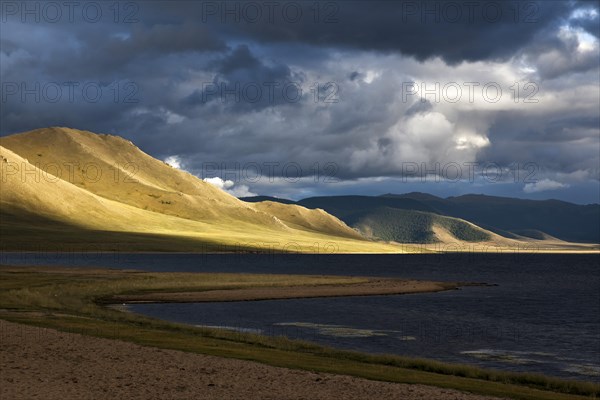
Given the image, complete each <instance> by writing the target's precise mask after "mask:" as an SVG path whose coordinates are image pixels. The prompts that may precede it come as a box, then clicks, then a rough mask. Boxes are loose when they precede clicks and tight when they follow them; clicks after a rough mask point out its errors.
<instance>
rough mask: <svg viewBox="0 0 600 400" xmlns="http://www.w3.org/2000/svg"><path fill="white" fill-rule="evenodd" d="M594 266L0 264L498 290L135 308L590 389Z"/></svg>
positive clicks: (354, 258) (447, 260)
mask: <svg viewBox="0 0 600 400" xmlns="http://www.w3.org/2000/svg"><path fill="white" fill-rule="evenodd" d="M599 260H600V258H599V256H598V255H576V254H572V255H561V254H556V255H547V254H473V253H465V254H446V255H293V254H292V255H274V254H269V255H256V254H245V255H240V254H214V255H200V254H197V255H193V254H111V253H105V254H84V253H62V254H51V253H3V254H0V263H3V264H21V265H63V266H64V265H73V266H105V267H112V268H126V269H140V270H145V271H185V272H248V273H286V274H287V273H294V274H320V275H357V276H379V277H401V278H411V279H430V280H442V281H475V282H486V283H491V284H497V285H498V286H489V287H465V288H462V289H461V290H456V291H449V292H442V293H427V294H413V295H403V296H367V297H344V298H323V299H295V300H273V301H255V302H225V303H211V304H208V303H201V304H194V303H187V304H139V305H130V306H128V307H129V309H130V310H131V311H133V312H138V313H141V314H145V315H149V316H152V317H156V318H161V319H165V320H169V321H176V322H182V323H187V324H192V325H204V326H217V327H223V328H227V329H235V330H241V331H250V332H257V333H261V334H266V335H285V336H288V337H291V338H300V339H304V340H310V341H313V342H316V343H320V344H324V345H328V346H334V347H338V348H344V349H352V350H359V351H365V352H372V353H391V354H400V355H409V356H418V357H426V358H433V359H438V360H442V361H448V362H461V363H468V364H475V365H479V366H484V367H492V368H497V369H502V370H510V371H527V372H540V373H544V374H547V375H554V376H560V377H568V378H576V379H580V380H590V381H593V380H596V381H597V380H598V379H599V378H600V268H599Z"/></svg>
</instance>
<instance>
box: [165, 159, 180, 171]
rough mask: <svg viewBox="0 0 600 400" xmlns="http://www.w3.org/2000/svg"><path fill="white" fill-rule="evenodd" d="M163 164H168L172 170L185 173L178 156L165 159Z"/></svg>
mask: <svg viewBox="0 0 600 400" xmlns="http://www.w3.org/2000/svg"><path fill="white" fill-rule="evenodd" d="M165 163H167V164H169V165H170V166H171V167H173V168H177V169H180V170H182V171H185V169H184V168H183V162H182V161H181V157H179V156H169V157H167V158H165Z"/></svg>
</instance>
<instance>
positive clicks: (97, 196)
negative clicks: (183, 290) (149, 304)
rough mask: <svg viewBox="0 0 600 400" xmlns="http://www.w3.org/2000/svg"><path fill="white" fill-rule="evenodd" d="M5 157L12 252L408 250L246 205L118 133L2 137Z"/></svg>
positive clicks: (5, 243)
mask: <svg viewBox="0 0 600 400" xmlns="http://www.w3.org/2000/svg"><path fill="white" fill-rule="evenodd" d="M0 155H1V157H2V159H1V160H0V162H1V163H2V177H1V179H2V188H1V191H0V233H1V236H2V240H1V241H0V248H1V249H2V250H11V249H13V250H22V249H36V246H37V247H39V246H44V249H46V250H60V249H61V246H62V247H63V248H64V247H68V248H69V249H83V250H85V249H89V248H90V246H91V245H92V244H95V245H100V244H101V245H103V246H107V249H108V247H111V246H110V245H108V244H114V246H112V247H119V250H122V251H127V250H131V251H219V250H223V251H229V250H244V251H246V250H247V251H254V250H261V251H265V250H266V251H307V252H320V251H321V250H322V248H327V249H328V251H329V252H331V251H339V252H398V251H401V250H407V249H406V248H403V249H400V248H399V247H397V246H392V245H388V244H384V243H376V242H373V241H369V240H365V239H364V238H363V237H361V236H360V234H358V233H357V232H356V231H355V230H354V229H351V228H349V227H348V226H347V225H345V224H344V223H343V222H342V221H340V220H339V219H337V218H336V217H334V216H332V215H330V214H327V213H326V212H324V211H322V210H309V209H307V208H305V207H302V206H300V205H282V204H277V203H273V204H269V203H264V204H249V203H246V202H243V201H241V200H239V199H237V198H236V197H234V196H231V195H230V194H228V193H226V192H224V191H222V190H220V189H218V188H216V187H214V186H213V185H211V184H209V183H206V182H204V181H202V180H201V179H198V178H197V177H195V176H193V175H191V174H189V173H187V172H184V171H181V170H178V169H176V168H173V167H171V166H169V165H167V164H165V163H164V162H162V161H159V160H157V159H154V158H153V157H151V156H149V155H148V154H146V153H144V152H143V151H141V150H140V149H139V148H137V147H136V146H135V145H134V144H133V143H131V142H129V141H127V140H125V139H122V138H120V137H118V136H112V135H99V134H95V133H91V132H86V131H79V130H74V129H69V128H47V129H37V130H34V131H30V132H25V133H20V134H15V135H11V136H7V137H2V138H0ZM107 243H108V244H107ZM112 247H111V248H112ZM332 249H333V250H332Z"/></svg>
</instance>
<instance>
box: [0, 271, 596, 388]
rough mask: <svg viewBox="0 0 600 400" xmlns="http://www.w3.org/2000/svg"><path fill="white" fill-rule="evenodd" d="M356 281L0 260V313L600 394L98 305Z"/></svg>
mask: <svg viewBox="0 0 600 400" xmlns="http://www.w3.org/2000/svg"><path fill="white" fill-rule="evenodd" d="M361 280H362V278H346V277H321V276H318V277H311V276H292V275H254V274H185V273H147V272H133V271H131V272H127V271H117V270H89V269H88V270H82V269H52V268H33V267H31V268H28V267H2V268H0V309H2V311H0V318H3V319H6V320H11V321H14V322H20V323H25V324H32V325H37V326H42V327H48V328H55V329H59V330H63V331H70V332H79V333H83V334H87V335H92V336H98V337H108V338H118V339H119V340H126V341H131V342H134V343H138V344H142V345H147V346H155V347H161V348H168V349H177V350H183V351H188V352H194V353H202V354H210V355H216V356H224V357H234V358H238V359H245V360H254V361H259V362H262V363H266V364H269V365H275V366H282V367H288V368H296V369H305V370H312V371H321V372H331V373H338V374H348V375H354V376H359V377H364V378H368V379H375V380H383V381H390V382H403V383H420V384H426V385H434V386H439V387H445V388H454V389H458V390H463V391H468V392H473V393H480V394H488V395H496V396H503V397H509V398H515V399H577V398H585V397H582V396H587V398H590V397H592V398H594V397H596V396H599V395H600V386H599V385H597V384H593V383H589V382H575V381H566V380H561V379H556V378H549V377H545V376H542V375H536V374H522V373H509V372H500V371H493V370H485V369H480V368H476V367H471V366H466V365H455V364H447V363H441V362H436V361H431V360H423V359H412V358H407V357H399V356H379V355H368V354H363V353H358V352H351V351H343V350H336V349H331V348H326V347H322V346H317V345H314V344H311V343H307V342H303V341H298V340H289V339H286V338H283V337H275V338H273V337H265V336H260V335H254V334H249V333H239V332H231V331H226V330H218V329H208V328H194V327H190V326H186V325H180V324H173V323H168V322H165V321H159V320H154V319H151V318H147V317H143V316H139V315H134V314H129V313H123V312H119V311H116V310H114V309H111V308H107V307H104V306H102V305H101V303H102V301H103V299H104V300H105V299H107V298H109V297H110V296H112V295H116V294H126V293H143V292H155V291H160V290H163V291H167V290H168V291H190V290H198V291H201V290H210V289H231V290H235V289H236V288H244V287H258V286H260V287H269V286H296V285H315V284H344V283H350V282H360V281H361Z"/></svg>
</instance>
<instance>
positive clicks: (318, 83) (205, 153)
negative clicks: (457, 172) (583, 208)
mask: <svg viewBox="0 0 600 400" xmlns="http://www.w3.org/2000/svg"><path fill="white" fill-rule="evenodd" d="M132 3H133V4H137V5H138V7H139V12H138V13H137V14H136V15H135V17H136V18H135V20H136V21H137V22H135V23H127V24H124V23H121V22H119V23H115V22H114V21H113V20H112V16H113V15H112V14H111V10H110V9H109V8H108V5H109V3H102V4H103V6H104V5H106V7H105V18H103V19H102V20H101V21H100V22H98V23H87V22H86V21H82V20H81V19H78V20H76V21H75V22H74V23H71V22H69V21H65V20H64V19H63V20H62V21H60V22H58V23H44V21H43V20H42V22H40V23H35V22H33V21H31V19H30V20H28V21H27V22H26V23H22V22H21V19H20V16H19V15H17V16H9V18H7V22H4V19H3V20H2V23H0V29H1V30H2V31H1V35H0V57H1V58H0V61H1V62H0V76H1V77H2V83H3V87H2V91H3V99H2V107H1V110H0V134H2V135H5V134H10V133H14V132H19V131H25V130H30V129H34V128H39V127H43V126H51V125H60V126H70V127H74V128H79V129H87V130H91V131H95V132H105V133H113V134H118V135H121V136H125V137H127V138H128V139H130V140H132V141H134V142H135V143H136V144H137V145H139V146H140V147H142V149H144V150H145V151H146V152H148V153H150V154H152V155H153V156H156V157H159V158H165V157H167V156H171V155H178V156H181V157H182V159H184V161H185V162H186V164H187V166H189V168H190V169H192V170H197V171H201V169H202V164H203V163H205V162H209V161H210V162H213V161H216V162H226V163H228V164H230V165H231V164H232V163H236V162H239V163H242V164H243V163H248V162H258V163H259V164H260V163H263V162H280V163H281V164H282V165H284V164H285V163H289V162H293V163H298V164H299V165H301V166H302V168H303V171H304V172H303V175H305V176H308V174H310V173H311V171H312V170H311V168H314V166H315V165H317V164H318V165H319V168H321V167H322V166H323V165H325V164H327V163H333V164H335V165H336V166H337V167H338V170H337V171H336V177H338V178H340V179H341V180H343V181H346V180H347V182H349V183H348V185H347V186H343V187H342V189H340V190H341V191H342V192H351V191H352V189H351V188H352V184H355V183H356V182H357V181H356V180H357V179H363V180H369V179H374V177H394V176H399V175H401V174H402V173H403V172H402V166H401V163H400V162H401V161H416V162H425V163H432V162H438V161H446V162H447V161H449V160H450V161H458V162H462V161H469V160H473V159H474V160H478V161H494V162H498V163H500V164H502V165H509V164H510V163H513V162H515V161H518V162H527V161H532V160H533V161H535V162H538V163H539V164H540V165H542V164H543V165H544V166H545V168H546V169H547V170H549V171H551V172H552V173H555V174H557V173H563V174H571V173H578V172H577V171H583V170H585V171H592V170H594V169H595V170H596V171H597V170H598V163H599V161H598V138H597V136H598V132H599V131H598V123H599V121H598V112H597V106H598V105H599V103H600V100H599V99H598V94H597V87H598V84H599V83H598V77H597V74H598V57H597V56H598V49H597V39H596V41H595V42H594V41H593V40H591V39H590V37H592V38H597V37H598V23H599V21H600V20H599V19H598V16H597V10H598V3H597V2H558V1H552V2H540V1H526V2H499V1H482V2H477V3H474V2H461V1H459V2H427V1H426V2H421V1H402V2H400V1H370V2H367V1H364V2H363V1H343V2H342V1H340V2H327V1H323V2H320V3H315V2H274V3H276V4H277V5H278V6H277V8H276V9H275V11H274V13H273V15H272V18H271V17H270V16H269V15H268V14H267V13H266V8H265V6H264V4H265V3H264V2H261V1H259V2H229V3H227V4H228V5H227V7H229V11H230V12H229V14H227V13H226V14H221V13H220V11H219V7H223V5H224V4H225V3H223V2H219V1H217V2H212V1H201V2H193V1H183V2H174V1H170V2H166V1H165V2H163V1H151V2H132ZM40 4H42V3H40ZM110 4H112V3H110ZM119 4H123V3H119ZM127 4H128V3H127ZM247 4H258V6H259V7H261V8H262V18H259V20H257V21H255V22H252V21H248V18H247V17H248V16H249V14H248V15H244V14H243V12H242V10H243V9H244V8H243V7H247ZM448 4H454V6H453V5H450V6H449V5H448ZM456 5H457V6H458V12H460V13H461V15H460V17H459V18H458V19H457V20H456V21H454V20H453V19H454V18H455V17H456V14H455V12H456V9H453V8H452V7H456ZM298 6H299V7H300V8H301V9H302V15H301V17H300V18H299V19H298V20H297V21H291V20H290V17H291V16H293V12H294V9H295V8H294V7H298ZM211 7H212V8H211ZM215 7H216V8H215ZM286 7H287V9H288V12H289V14H287V15H284V14H282V10H283V9H284V8H286ZM231 10H233V12H231ZM236 10H237V11H236ZM315 10H318V15H317V14H315ZM498 10H500V11H498ZM582 10H583V11H582ZM121 11H125V10H124V9H122V10H121ZM498 12H500V13H501V15H500V16H499V15H498ZM121 17H123V14H122V15H121ZM121 19H123V18H121ZM565 27H566V28H565ZM585 32H588V33H589V35H588V36H590V37H588V36H586V35H585ZM594 46H596V47H594ZM437 57H439V58H437ZM415 60H416V61H415ZM471 62H473V63H472V64H471ZM521 67H522V68H523V70H524V71H527V72H520V70H519V68H521ZM496 72H498V73H497V74H496ZM505 77H506V80H505V81H503V80H502V79H504V78H505ZM417 79H421V80H425V81H430V82H429V83H432V82H441V84H442V85H443V84H444V83H446V82H447V81H454V80H461V81H472V80H475V81H477V82H480V83H481V84H484V83H485V82H487V81H489V80H499V81H501V82H502V84H503V86H504V90H505V93H510V89H509V87H510V85H512V84H513V83H514V81H512V82H509V81H508V80H509V79H515V80H529V81H534V82H536V83H537V84H538V86H539V89H540V91H539V97H540V98H541V99H542V100H541V102H540V103H539V106H537V107H533V106H531V107H526V106H523V107H520V108H519V107H517V108H518V109H515V106H514V104H512V103H511V104H503V103H502V102H500V103H498V104H486V103H481V102H479V103H477V102H476V103H475V104H466V105H465V104H456V105H455V104H448V103H447V102H441V103H436V102H432V101H425V102H421V101H419V100H418V98H417V97H414V98H411V99H410V101H402V98H401V97H402V96H401V94H402V88H403V86H402V85H403V84H404V83H405V82H412V81H414V80H417ZM68 82H75V83H77V84H78V86H77V87H76V89H75V100H74V101H70V100H69V95H68V93H67V86H65V85H64V84H65V83H68ZM332 82H333V83H334V84H335V85H336V86H335V94H336V96H335V97H336V99H337V100H338V101H337V102H326V100H327V98H328V95H329V94H331V86H328V84H329V83H332ZM7 83H8V84H17V87H18V88H19V90H20V88H21V86H20V85H21V84H25V85H26V88H27V89H28V90H30V89H32V88H33V89H35V87H36V85H37V84H39V85H40V86H39V87H40V90H38V95H39V92H40V91H41V92H43V91H44V88H45V87H46V86H47V85H48V84H51V83H54V84H58V85H59V86H61V87H62V88H63V93H62V98H61V99H60V100H59V101H56V102H53V101H49V100H51V99H48V96H44V95H43V93H42V96H41V98H40V99H39V100H38V99H37V98H36V97H35V96H36V95H35V94H28V95H25V96H24V97H23V96H22V94H21V93H19V92H17V93H15V94H10V93H9V92H10V91H12V90H13V89H14V85H13V86H10V87H7V86H5V85H4V84H7ZM90 83H91V84H93V85H94V86H95V87H99V88H100V89H101V91H102V96H101V97H100V98H99V99H97V100H96V99H90V98H89V96H88V97H87V98H86V97H85V96H84V95H83V94H82V88H83V87H84V86H85V85H86V84H90ZM270 83H276V84H278V86H276V87H275V91H274V97H273V98H271V97H270V93H269V86H268V85H269V84H270ZM289 83H294V84H298V85H300V86H302V88H303V90H304V91H303V96H301V98H300V99H299V100H298V101H290V99H289V98H286V97H285V96H284V94H283V92H282V90H281V89H282V87H283V86H284V85H286V84H289ZM207 85H208V86H207ZM210 85H214V86H210ZM222 85H224V86H222ZM236 85H237V87H238V89H236ZM256 87H258V88H260V89H261V90H262V92H261V94H260V96H259V97H258V100H253V99H255V97H253V96H255V92H253V90H254V89H255V88H256ZM215 88H216V89H217V90H216V91H215ZM245 88H246V89H247V92H244V89H245ZM253 88H254V89H253ZM315 88H317V96H313V92H314V90H315ZM223 89H225V91H226V92H229V93H231V91H237V92H238V94H237V95H239V96H241V98H240V101H233V100H232V97H233V98H235V96H236V94H234V95H231V94H227V93H222V90H223ZM594 89H595V91H594ZM115 94H117V95H118V96H116V97H115ZM288 95H293V93H288ZM244 96H246V98H244ZM248 96H250V98H247V97H248ZM567 96H568V99H566V100H565V99H564V98H565V97H567ZM224 97H225V98H224ZM488 139H489V144H487V143H486V140H488ZM459 142H460V143H459ZM459 145H460V146H462V150H457V149H456V148H457V147H460V146H459ZM275 172H276V174H277V173H279V174H281V170H279V171H275ZM597 175H598V174H597V173H596V175H594V176H597ZM552 179H559V178H557V177H555V176H553V177H552ZM565 179H567V178H565ZM569 179H570V178H569ZM596 179H597V178H596ZM261 182H263V183H264V181H261ZM382 182H383V181H382ZM565 182H566V181H565ZM361 185H362V186H361ZM288 186H289V182H288ZM357 187H363V188H368V190H369V191H374V190H376V189H375V188H377V187H381V188H382V189H381V192H384V191H390V190H389V189H388V188H386V184H385V183H381V184H379V183H377V182H376V181H374V182H367V183H365V182H362V183H360V185H358V186H357ZM251 189H252V188H251ZM282 190H285V188H283V187H282ZM307 190H309V191H310V190H311V189H307ZM319 190H321V189H319ZM357 190H360V189H357ZM364 190H367V189H364ZM422 190H427V188H423V189H422ZM512 190H518V191H520V190H521V188H520V187H517V188H516V189H512ZM281 194H282V195H285V193H284V192H282V193H281ZM371 194H372V193H371Z"/></svg>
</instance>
